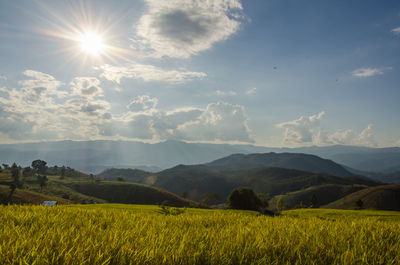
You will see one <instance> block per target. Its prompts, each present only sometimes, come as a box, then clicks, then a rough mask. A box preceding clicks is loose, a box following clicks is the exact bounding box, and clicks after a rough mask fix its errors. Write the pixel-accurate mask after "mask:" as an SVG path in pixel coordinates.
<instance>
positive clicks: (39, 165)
mask: <svg viewBox="0 0 400 265" xmlns="http://www.w3.org/2000/svg"><path fill="white" fill-rule="evenodd" d="M46 165H47V162H46V161H43V160H40V159H37V160H35V161H32V167H33V168H34V169H35V171H36V172H37V173H38V174H45V173H46V169H47V166H46Z"/></svg>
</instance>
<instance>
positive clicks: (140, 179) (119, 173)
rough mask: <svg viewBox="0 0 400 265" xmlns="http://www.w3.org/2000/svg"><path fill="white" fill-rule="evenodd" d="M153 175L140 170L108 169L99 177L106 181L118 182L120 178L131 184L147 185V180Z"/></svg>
mask: <svg viewBox="0 0 400 265" xmlns="http://www.w3.org/2000/svg"><path fill="white" fill-rule="evenodd" d="M151 175H152V173H149V172H146V171H143V170H140V169H131V168H127V169H120V168H110V169H106V170H104V171H103V172H101V173H100V174H98V175H97V176H98V177H99V178H103V179H106V180H118V179H119V178H122V179H124V180H125V181H129V182H136V183H145V182H146V178H147V177H148V176H151Z"/></svg>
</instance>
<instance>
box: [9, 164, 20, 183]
mask: <svg viewBox="0 0 400 265" xmlns="http://www.w3.org/2000/svg"><path fill="white" fill-rule="evenodd" d="M11 177H12V182H14V183H15V185H17V186H18V185H19V169H18V166H17V164H15V163H13V164H12V166H11Z"/></svg>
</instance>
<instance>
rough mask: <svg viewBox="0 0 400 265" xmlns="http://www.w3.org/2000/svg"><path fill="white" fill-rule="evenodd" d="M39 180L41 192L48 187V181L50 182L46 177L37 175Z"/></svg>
mask: <svg viewBox="0 0 400 265" xmlns="http://www.w3.org/2000/svg"><path fill="white" fill-rule="evenodd" d="M37 179H38V182H39V185H40V191H42V189H43V187H44V186H46V185H47V181H48V180H49V179H48V178H47V177H46V176H42V175H37Z"/></svg>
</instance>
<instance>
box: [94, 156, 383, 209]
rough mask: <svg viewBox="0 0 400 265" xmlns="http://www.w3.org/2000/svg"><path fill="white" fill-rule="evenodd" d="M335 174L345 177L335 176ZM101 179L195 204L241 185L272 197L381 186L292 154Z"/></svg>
mask: <svg viewBox="0 0 400 265" xmlns="http://www.w3.org/2000/svg"><path fill="white" fill-rule="evenodd" d="M270 165H278V166H280V167H281V168H278V167H271V166H270ZM282 167H286V168H282ZM293 168H307V169H309V170H310V171H305V170H298V169H293ZM316 172H328V173H316ZM329 173H331V174H329ZM333 173H335V174H340V173H341V174H343V175H341V176H334V175H333ZM99 176H101V177H103V178H105V179H113V178H114V179H115V178H116V177H117V176H120V177H123V178H124V179H125V180H129V181H132V182H137V183H143V184H152V185H153V186H156V187H160V188H163V189H165V190H168V191H170V192H173V193H175V194H185V195H186V196H187V197H188V198H190V199H192V200H196V201H199V200H201V199H204V196H207V194H208V195H209V194H218V197H219V202H224V201H225V199H226V197H227V196H228V195H229V193H230V192H231V190H232V189H234V188H237V187H239V186H250V187H252V188H253V189H254V190H255V191H256V192H259V193H263V194H266V195H267V196H268V197H272V196H275V195H279V194H282V193H286V192H292V191H297V190H302V189H306V188H308V187H311V186H317V185H325V184H337V185H353V184H358V185H366V186H373V185H378V183H377V182H375V181H372V180H369V179H366V178H361V177H357V176H353V175H352V174H351V173H350V172H348V171H347V170H345V169H344V168H343V167H341V166H340V165H338V164H336V163H334V162H332V161H330V160H326V159H321V158H319V157H316V156H313V155H306V154H290V153H283V154H276V153H266V154H250V155H244V154H236V155H231V156H228V157H225V158H221V159H218V160H215V161H213V162H210V163H206V164H200V165H178V166H175V167H172V168H170V169H166V170H163V171H161V172H158V173H154V174H150V173H147V172H143V171H138V170H131V169H126V170H122V169H118V170H107V171H104V172H103V173H101V174H100V175H99Z"/></svg>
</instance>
